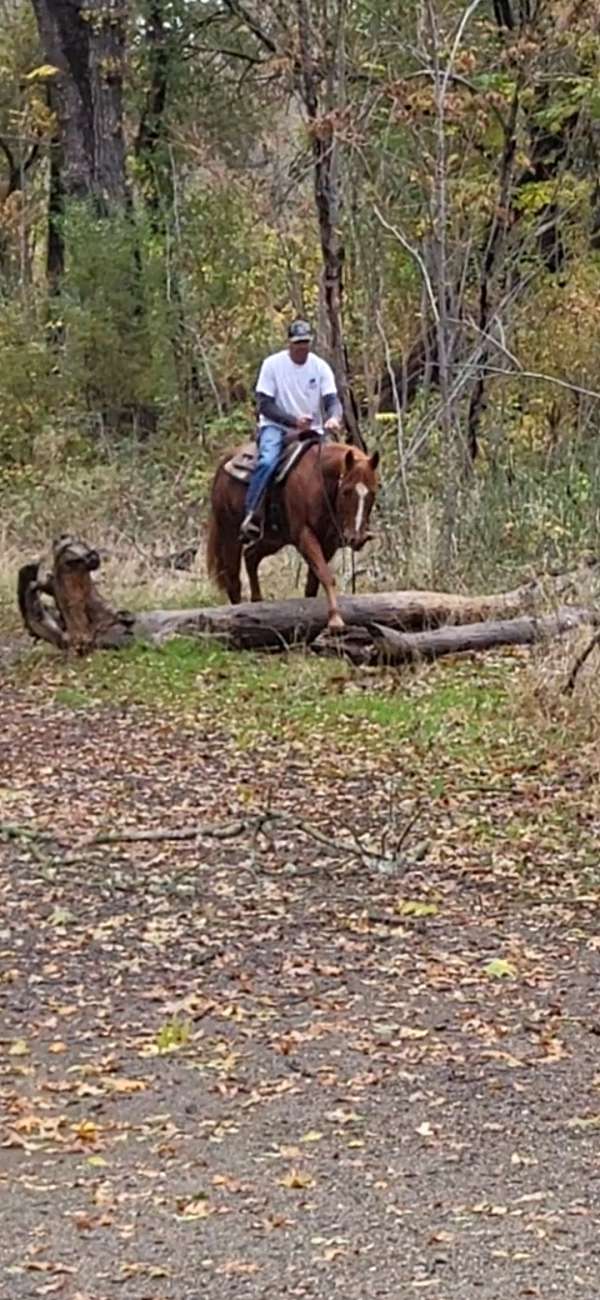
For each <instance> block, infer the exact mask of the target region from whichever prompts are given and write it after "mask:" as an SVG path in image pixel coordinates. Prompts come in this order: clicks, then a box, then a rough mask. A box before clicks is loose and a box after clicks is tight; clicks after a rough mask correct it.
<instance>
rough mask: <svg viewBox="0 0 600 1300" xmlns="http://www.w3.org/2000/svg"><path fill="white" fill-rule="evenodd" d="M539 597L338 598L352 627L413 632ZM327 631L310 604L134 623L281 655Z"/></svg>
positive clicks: (139, 629) (268, 604) (259, 605)
mask: <svg viewBox="0 0 600 1300" xmlns="http://www.w3.org/2000/svg"><path fill="white" fill-rule="evenodd" d="M540 598H541V588H540V587H539V584H537V583H531V584H527V586H525V587H518V588H517V589H516V590H515V591H508V592H502V593H500V594H499V595H487V596H477V597H474V596H460V595H455V594H453V593H452V592H437V591H391V592H380V593H375V594H369V595H361V596H340V597H339V606H340V613H341V615H342V618H343V619H344V622H345V623H346V624H347V625H351V626H353V627H363V628H371V627H372V626H373V625H374V624H378V625H381V626H385V627H390V628H395V629H397V630H398V631H406V632H410V631H417V630H419V631H420V630H422V629H423V628H433V627H441V626H443V625H445V624H451V625H459V624H464V623H474V622H482V621H483V620H486V619H488V618H496V617H498V618H499V617H501V616H503V615H504V616H507V617H508V616H510V615H511V614H516V613H518V612H519V611H522V610H523V609H527V608H531V609H535V607H536V603H537V602H538V601H539V600H540ZM326 626H327V609H326V606H325V601H324V600H322V599H320V598H319V597H315V598H313V599H306V598H305V599H295V600H276V601H259V602H256V603H255V604H251V603H249V602H248V603H244V604H241V605H219V606H217V607H216V608H206V609H193V610H192V609H188V610H154V611H150V612H148V613H146V614H140V615H138V617H137V618H136V621H135V625H134V629H133V630H134V633H135V635H136V636H140V637H146V638H148V639H150V640H155V639H156V640H159V641H160V640H163V639H166V638H168V637H170V636H176V635H180V636H210V637H216V638H218V639H219V640H220V641H221V642H222V643H223V644H225V645H226V646H228V647H229V648H231V649H236V650H257V649H261V650H264V649H271V650H281V649H286V648H287V647H288V646H294V645H298V644H302V643H304V644H309V645H310V644H311V642H313V641H314V640H315V639H316V637H318V636H319V635H320V633H322V632H323V631H324V630H325V628H326Z"/></svg>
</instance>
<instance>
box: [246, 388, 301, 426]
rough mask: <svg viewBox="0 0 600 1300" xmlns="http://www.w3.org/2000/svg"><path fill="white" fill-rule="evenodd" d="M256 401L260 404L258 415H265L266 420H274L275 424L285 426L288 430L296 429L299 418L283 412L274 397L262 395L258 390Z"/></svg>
mask: <svg viewBox="0 0 600 1300" xmlns="http://www.w3.org/2000/svg"><path fill="white" fill-rule="evenodd" d="M256 400H257V402H258V414H259V415H264V417H265V420H272V421H273V424H283V425H284V427H285V428H286V429H295V428H296V426H297V424H298V416H297V415H291V414H290V413H289V411H282V410H281V407H280V406H278V405H277V402H276V401H275V398H274V397H269V394H268V393H260V392H258V390H257V393H256Z"/></svg>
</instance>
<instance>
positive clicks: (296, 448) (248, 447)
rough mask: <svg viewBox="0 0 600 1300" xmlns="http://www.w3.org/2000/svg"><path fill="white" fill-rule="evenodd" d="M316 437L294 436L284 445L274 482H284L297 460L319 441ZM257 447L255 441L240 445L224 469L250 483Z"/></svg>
mask: <svg viewBox="0 0 600 1300" xmlns="http://www.w3.org/2000/svg"><path fill="white" fill-rule="evenodd" d="M317 437H318V435H317ZM317 437H315V438H302V439H301V440H299V439H298V438H294V439H293V441H292V442H289V443H288V444H287V446H284V449H283V452H282V454H281V457H280V460H279V464H278V466H277V469H276V471H275V476H274V479H273V482H274V483H283V482H284V481H285V479H286V478H287V476H288V474H289V472H290V470H291V469H292V467H293V466H294V465H295V464H296V461H297V460H300V457H301V456H303V455H304V452H305V451H307V450H308V448H309V447H312V446H314V444H315V442H316V441H317ZM256 457H257V447H256V443H254V442H245V443H244V444H243V446H242V447H238V449H237V451H236V452H235V454H234V455H233V456H232V457H231V459H230V460H228V461H226V462H225V464H224V466H223V469H224V470H225V472H226V474H229V475H230V476H231V478H236V479H239V481H240V483H248V482H249V480H250V475H251V473H252V470H253V469H254V466H255V465H256Z"/></svg>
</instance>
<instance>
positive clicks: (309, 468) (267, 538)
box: [207, 441, 379, 631]
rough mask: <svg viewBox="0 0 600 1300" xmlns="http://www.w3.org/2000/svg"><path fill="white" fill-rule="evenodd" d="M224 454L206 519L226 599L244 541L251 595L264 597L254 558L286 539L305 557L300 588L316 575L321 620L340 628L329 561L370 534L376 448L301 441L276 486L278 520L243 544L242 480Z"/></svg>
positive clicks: (235, 581)
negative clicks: (303, 445)
mask: <svg viewBox="0 0 600 1300" xmlns="http://www.w3.org/2000/svg"><path fill="white" fill-rule="evenodd" d="M230 456H231V453H229V456H224V457H223V458H222V460H221V461H220V462H219V465H218V467H217V470H216V473H215V476H214V480H213V484H212V491H211V513H210V519H209V527H208V541H207V565H208V572H209V574H210V575H211V577H212V578H214V580H215V581H216V582H217V584H218V586H219V587H220V588H221V590H223V591H225V592H226V593H227V596H228V597H229V600H230V602H231V604H232V605H237V604H239V602H240V600H241V597H242V587H241V581H240V562H241V556H242V549H243V550H244V561H245V565H246V572H247V574H248V578H249V581H250V598H251V600H253V601H257V600H262V593H261V589H260V583H259V580H258V566H259V564H260V562H261V560H263V559H264V557H265V556H266V555H274V554H275V553H276V552H277V551H280V550H281V549H282V548H283V547H284V546H288V545H290V544H291V545H292V546H295V547H296V550H298V551H299V552H300V554H301V555H302V557H303V559H305V560H306V563H307V564H308V576H307V579H306V588H305V594H306V595H307V596H316V594H317V592H318V590H319V583H321V584H322V586H323V587H324V589H325V594H326V597H327V614H328V618H327V626H328V628H329V629H330V630H331V631H340V630H341V629H342V628H343V626H344V621H343V619H342V616H341V614H340V612H339V608H338V603H337V595H336V582H335V578H334V576H333V574H332V572H331V570H330V568H329V561H330V560H331V559H332V557H333V556H334V555H335V552H336V551H337V550H338V549H339V547H340V546H349V547H351V548H352V550H355V551H358V550H361V548H362V547H363V546H364V544H365V542H367V541H368V540H369V537H370V534H369V531H368V526H369V518H370V515H371V510H372V507H373V502H374V500H375V496H376V493H377V488H378V480H377V473H376V470H377V465H378V463H379V452H377V451H376V452H374V453H373V455H371V456H369V455H368V454H367V453H366V452H364V451H359V450H358V448H356V447H350V446H348V444H346V443H338V442H324V443H321V442H320V441H319V442H317V443H316V444H312V445H311V446H309V447H308V448H307V450H306V451H305V452H304V454H303V455H302V457H301V458H300V459H299V460H298V461H297V462H296V463H295V464H294V465H293V466H292V468H291V469H290V471H289V474H288V476H287V477H286V478H285V480H284V482H283V483H282V484H281V486H280V487H278V488H277V489H276V490H277V491H278V492H279V493H280V496H279V505H280V521H279V522H280V527H279V528H278V530H277V531H275V530H274V529H273V527H272V526H271V524H270V522H269V517H268V512H267V514H266V525H265V532H264V534H263V536H262V537H261V538H260V539H258V540H257V541H256V542H253V543H252V544H251V545H249V546H246V547H244V548H242V543H241V541H240V539H239V531H240V526H241V523H242V520H243V518H244V513H245V497H246V484H245V483H242V482H240V481H239V480H237V479H235V478H232V477H231V476H230V475H229V474H228V473H227V470H226V469H225V465H226V464H227V461H228V460H229V459H230Z"/></svg>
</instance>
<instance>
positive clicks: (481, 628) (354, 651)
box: [312, 606, 600, 666]
mask: <svg viewBox="0 0 600 1300" xmlns="http://www.w3.org/2000/svg"><path fill="white" fill-rule="evenodd" d="M599 623H600V614H599V613H598V611H597V610H593V609H577V608H574V607H569V606H564V607H562V608H560V609H558V610H556V612H555V613H554V614H548V615H543V616H535V615H533V616H526V617H521V618H513V619H501V620H498V621H488V622H485V623H470V624H465V625H463V626H458V627H456V626H455V627H441V628H437V629H433V630H431V631H428V632H397V631H396V630H395V629H394V628H391V627H383V626H382V625H381V624H373V625H372V626H371V627H370V628H369V629H358V628H353V627H350V628H348V630H347V632H344V633H342V634H341V636H340V637H339V638H335V639H334V638H333V637H332V636H331V635H330V634H327V633H324V634H323V635H322V636H320V637H318V638H317V640H316V641H315V642H314V644H313V647H312V648H313V650H314V651H315V652H316V653H317V654H321V655H328V656H331V655H337V656H339V655H343V657H344V658H346V659H350V660H351V661H352V663H356V664H363V665H368V666H371V665H375V664H388V665H400V664H409V663H417V662H419V661H422V660H426V661H431V660H434V659H440V658H441V657H442V656H444V655H456V654H465V653H468V652H469V651H470V652H472V653H476V654H480V653H481V652H482V651H486V650H493V649H497V648H498V647H499V646H511V645H516V646H519V645H521V646H522V645H534V644H536V643H539V642H542V641H548V640H553V639H554V638H555V637H559V636H564V635H565V634H566V633H567V632H572V631H574V630H575V629H576V628H578V627H581V626H582V625H583V624H588V625H591V626H594V627H597V626H598V624H599Z"/></svg>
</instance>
